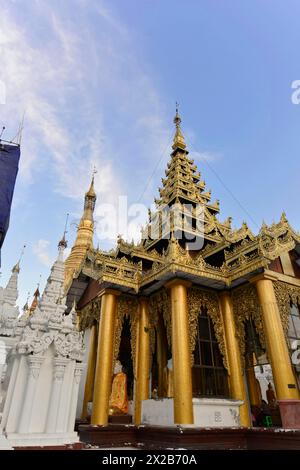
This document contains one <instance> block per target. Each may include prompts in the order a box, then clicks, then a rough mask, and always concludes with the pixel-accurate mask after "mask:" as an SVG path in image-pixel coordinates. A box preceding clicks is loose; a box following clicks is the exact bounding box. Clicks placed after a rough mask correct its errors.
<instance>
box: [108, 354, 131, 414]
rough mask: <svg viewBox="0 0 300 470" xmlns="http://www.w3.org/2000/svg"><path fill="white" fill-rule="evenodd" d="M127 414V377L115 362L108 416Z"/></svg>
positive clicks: (117, 362) (120, 365) (119, 364)
mask: <svg viewBox="0 0 300 470" xmlns="http://www.w3.org/2000/svg"><path fill="white" fill-rule="evenodd" d="M127 413H128V397H127V376H126V374H125V373H124V372H123V368H122V364H121V362H120V361H116V364H115V368H114V376H113V381H112V390H111V395H110V401H109V415H110V416H113V415H114V416H120V415H124V414H127Z"/></svg>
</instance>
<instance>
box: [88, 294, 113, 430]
mask: <svg viewBox="0 0 300 470" xmlns="http://www.w3.org/2000/svg"><path fill="white" fill-rule="evenodd" d="M117 295H119V293H118V291H113V290H108V289H107V290H105V291H104V292H103V293H102V296H101V312H100V321H99V333H98V352H97V364H96V372H95V384H94V395H93V413H92V419H91V424H102V425H103V424H107V422H108V408H109V398H110V394H111V380H112V367H113V356H114V329H115V318H116V312H117Z"/></svg>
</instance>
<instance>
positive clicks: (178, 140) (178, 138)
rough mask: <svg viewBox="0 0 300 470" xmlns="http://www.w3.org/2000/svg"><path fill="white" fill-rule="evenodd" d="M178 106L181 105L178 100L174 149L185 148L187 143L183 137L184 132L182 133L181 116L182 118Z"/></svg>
mask: <svg viewBox="0 0 300 470" xmlns="http://www.w3.org/2000/svg"><path fill="white" fill-rule="evenodd" d="M178 107H179V104H178V103H177V101H176V114H175V117H174V124H175V126H176V131H175V136H174V140H173V145H172V148H173V149H174V150H176V149H177V148H180V149H182V150H185V148H186V144H185V141H184V137H183V134H182V132H181V128H180V124H181V118H180V116H179V113H178Z"/></svg>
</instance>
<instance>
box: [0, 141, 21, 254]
mask: <svg viewBox="0 0 300 470" xmlns="http://www.w3.org/2000/svg"><path fill="white" fill-rule="evenodd" d="M19 159H20V147H19V146H18V145H12V144H4V143H2V142H0V249H1V247H2V245H3V242H4V238H5V235H6V232H7V229H8V226H9V216H10V208H11V203H12V198H13V193H14V187H15V182H16V177H17V173H18V167H19Z"/></svg>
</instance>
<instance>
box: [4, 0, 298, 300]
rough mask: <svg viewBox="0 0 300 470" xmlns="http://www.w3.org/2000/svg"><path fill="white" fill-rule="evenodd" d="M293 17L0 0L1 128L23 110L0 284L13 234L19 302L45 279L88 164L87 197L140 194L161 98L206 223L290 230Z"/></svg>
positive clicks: (163, 130)
mask: <svg viewBox="0 0 300 470" xmlns="http://www.w3.org/2000/svg"><path fill="white" fill-rule="evenodd" d="M299 15H300V4H299V2H298V1H297V0H294V1H292V0H285V1H283V0H280V1H279V0H265V1H263V2H262V1H261V0H238V1H237V0H235V1H233V0H222V1H221V0H218V1H217V0H215V1H212V0H201V1H198V0H189V1H188V2H183V1H179V0H164V1H157V0H151V1H150V0H149V1H148V0H143V1H141V0H127V1H124V0H115V1H111V2H108V1H102V0H72V1H71V0H65V1H64V2H61V1H57V0H52V1H51V2H50V1H49V0H48V1H45V0H30V1H27V2H25V1H23V0H22V1H21V0H14V1H8V0H7V1H6V2H5V3H4V2H3V3H2V5H1V17H0V57H1V69H0V80H1V81H2V82H3V83H4V84H5V87H6V104H0V125H1V126H2V125H6V128H7V130H6V134H5V135H6V137H9V138H10V137H13V135H14V134H15V133H16V131H17V127H18V125H19V121H20V120H21V118H22V114H23V112H24V111H25V113H26V114H25V128H24V132H23V142H22V157H21V164H20V172H19V175H18V179H17V184H16V190H15V196H14V202H13V208H12V216H11V225H10V229H9V232H8V234H7V238H6V241H5V244H4V246H3V250H2V251H3V253H2V268H1V270H2V279H1V280H0V282H1V283H2V284H3V283H5V282H6V280H7V278H8V276H9V272H10V269H11V267H12V265H13V264H14V263H15V262H16V260H17V258H18V256H19V252H20V251H21V248H22V245H23V244H24V243H26V244H27V249H26V252H25V255H24V258H23V261H22V271H21V274H20V304H21V305H22V304H24V302H25V298H26V295H27V292H28V291H30V292H31V294H32V293H33V291H34V289H35V285H36V283H37V282H38V279H39V275H40V274H41V275H42V285H43V284H44V282H45V280H46V278H47V276H48V272H49V265H51V262H52V261H53V259H54V257H55V255H56V245H57V241H58V240H59V238H60V236H61V234H62V232H63V227H64V220H65V216H66V213H67V212H69V213H70V222H71V224H70V226H69V229H68V234H67V238H68V240H69V245H70V246H71V244H72V241H73V240H74V236H75V233H76V222H77V221H78V219H79V217H80V215H81V211H82V201H83V195H84V192H85V190H86V188H87V187H88V184H89V181H90V176H91V172H92V168H93V165H96V167H97V169H98V173H97V175H96V189H97V193H98V202H99V203H100V202H102V203H103V202H104V203H108V202H111V203H115V202H116V200H117V197H118V196H119V195H128V198H129V202H130V203H134V202H137V201H141V202H143V203H145V204H147V205H150V204H151V203H152V201H153V197H154V196H157V187H158V186H159V184H160V178H161V177H162V176H164V175H163V172H164V168H165V166H166V162H167V160H168V156H169V150H170V145H171V136H172V132H173V123H172V119H173V116H174V108H175V101H179V103H180V113H181V117H182V121H183V122H182V127H183V130H184V134H185V136H186V140H187V143H188V146H189V149H190V151H191V154H192V156H193V158H195V161H196V163H197V165H198V168H199V170H200V171H201V174H202V177H203V178H204V179H205V181H206V183H207V188H208V189H209V188H211V189H212V197H213V199H214V198H217V199H220V204H221V216H220V218H221V219H225V218H227V217H228V216H229V215H230V216H232V217H233V223H234V225H235V226H236V227H238V226H239V225H240V224H241V223H242V221H243V220H246V221H248V222H249V225H250V227H251V228H252V229H253V230H254V231H255V232H257V230H258V228H257V227H259V226H260V225H261V223H262V220H263V219H265V221H266V222H267V223H271V222H272V221H274V220H275V221H276V220H279V218H280V214H281V212H282V211H283V210H285V211H286V213H287V216H288V219H289V221H290V223H291V224H292V225H293V226H294V227H295V228H296V229H297V230H299V229H300V221H299V216H298V210H299V209H298V208H299V169H300V168H299V166H300V164H299V148H300V137H299V136H300V132H299V130H300V105H298V106H297V105H295V104H293V103H292V101H291V95H292V89H291V84H292V82H293V81H294V80H297V79H300V60H299V44H300V28H299ZM158 162H159V164H158ZM207 162H208V163H209V165H208V164H207ZM154 169H156V171H155V172H154ZM153 172H154V174H153ZM216 174H217V175H218V177H219V178H218V177H217V176H216ZM220 180H221V181H222V182H221V181H220ZM145 182H147V186H146V188H145ZM226 187H227V188H229V189H230V191H231V193H232V194H233V195H234V197H232V195H231V194H230V192H228V191H227V189H226ZM236 200H238V201H239V204H238V203H237V202H236ZM241 206H242V207H241ZM249 215H250V216H251V217H250V216H249ZM96 218H99V213H98V214H97V212H96ZM100 230H101V224H97V231H98V233H99V231H100ZM95 243H97V236H96V237H95ZM101 243H102V241H100V246H101Z"/></svg>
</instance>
